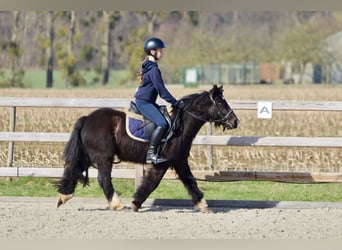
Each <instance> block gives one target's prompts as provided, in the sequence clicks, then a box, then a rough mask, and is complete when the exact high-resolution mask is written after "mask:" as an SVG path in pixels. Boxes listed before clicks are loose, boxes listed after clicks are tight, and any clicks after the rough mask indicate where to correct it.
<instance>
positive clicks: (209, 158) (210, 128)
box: [207, 123, 214, 170]
mask: <svg viewBox="0 0 342 250" xmlns="http://www.w3.org/2000/svg"><path fill="white" fill-rule="evenodd" d="M207 135H209V136H211V135H213V126H212V124H211V123H208V125H207ZM207 164H208V167H209V169H212V170H213V169H214V163H213V146H212V145H208V146H207Z"/></svg>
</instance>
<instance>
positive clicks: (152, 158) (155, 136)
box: [146, 127, 168, 164]
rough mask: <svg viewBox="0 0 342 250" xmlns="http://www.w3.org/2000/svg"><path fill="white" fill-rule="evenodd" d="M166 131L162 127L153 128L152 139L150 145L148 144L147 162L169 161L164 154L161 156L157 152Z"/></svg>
mask: <svg viewBox="0 0 342 250" xmlns="http://www.w3.org/2000/svg"><path fill="white" fill-rule="evenodd" d="M164 133H165V130H164V129H163V128H162V127H156V128H155V129H154V130H153V132H152V136H151V140H150V145H149V146H148V149H147V154H146V163H154V164H159V163H163V162H166V161H168V159H167V158H165V157H163V156H159V155H158V154H157V148H158V145H159V143H160V141H161V139H162V138H163V135H164Z"/></svg>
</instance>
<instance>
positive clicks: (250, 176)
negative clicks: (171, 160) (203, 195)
mask: <svg viewBox="0 0 342 250" xmlns="http://www.w3.org/2000/svg"><path fill="white" fill-rule="evenodd" d="M129 102H130V100H129V99H114V98H32V97H24V98H17V97H1V98H0V107H9V108H11V115H10V130H11V131H9V132H0V141H7V142H9V152H8V163H7V167H0V176H36V177H60V176H61V175H62V172H63V169H62V168H51V167H50V168H28V167H18V168H14V167H10V166H11V164H12V159H13V143H14V142H63V143H64V142H66V141H67V140H68V139H69V137H70V133H38V132H15V121H16V108H17V107H35V108H39V107H41V108H42V107H52V108H100V107H113V108H119V109H120V108H122V109H123V108H127V107H128V105H129ZM271 102H272V109H273V110H296V111H342V102H330V101H325V102H314V101H271ZM161 104H165V103H163V102H161ZM230 105H231V107H232V108H233V109H234V110H257V105H258V101H254V100H252V101H230ZM193 144H194V145H212V146H213V145H219V146H262V147H342V138H341V137H262V136H213V135H208V136H202V135H198V136H196V137H195V139H194V141H193ZM193 173H194V175H195V177H196V178H197V179H200V180H208V181H236V180H271V181H286V182H303V183H309V182H342V174H339V173H324V174H323V173H282V172H268V173H267V172H253V171H252V172H225V171H204V172H203V171H193ZM143 174H144V168H143V166H137V167H136V170H129V169H113V173H112V176H113V177H116V178H135V180H136V183H139V181H140V180H141V178H142V176H143ZM90 176H91V177H92V176H96V170H95V169H92V170H91V171H90ZM166 178H169V179H172V178H177V177H176V176H175V175H174V173H172V172H168V173H167V174H166Z"/></svg>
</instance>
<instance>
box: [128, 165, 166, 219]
mask: <svg viewBox="0 0 342 250" xmlns="http://www.w3.org/2000/svg"><path fill="white" fill-rule="evenodd" d="M167 169H168V165H163V166H158V167H155V166H154V167H151V168H148V169H147V170H146V174H145V176H144V178H143V180H142V183H141V185H140V186H139V187H138V188H137V190H136V192H135V193H134V195H133V201H132V210H133V211H134V212H138V210H139V208H141V205H142V204H143V202H144V201H145V200H146V199H147V198H148V196H149V195H150V194H151V193H152V192H153V191H154V190H155V189H156V188H157V187H158V185H159V183H160V181H161V179H162V178H163V176H164V175H165V173H166V170H167Z"/></svg>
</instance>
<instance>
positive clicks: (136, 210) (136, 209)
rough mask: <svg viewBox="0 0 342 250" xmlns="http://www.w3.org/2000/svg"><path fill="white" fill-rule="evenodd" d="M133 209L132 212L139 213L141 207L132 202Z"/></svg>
mask: <svg viewBox="0 0 342 250" xmlns="http://www.w3.org/2000/svg"><path fill="white" fill-rule="evenodd" d="M131 208H132V211H133V212H138V211H139V208H140V206H138V205H136V204H135V203H134V202H132V204H131Z"/></svg>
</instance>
